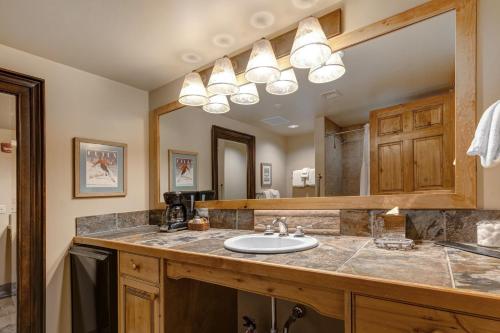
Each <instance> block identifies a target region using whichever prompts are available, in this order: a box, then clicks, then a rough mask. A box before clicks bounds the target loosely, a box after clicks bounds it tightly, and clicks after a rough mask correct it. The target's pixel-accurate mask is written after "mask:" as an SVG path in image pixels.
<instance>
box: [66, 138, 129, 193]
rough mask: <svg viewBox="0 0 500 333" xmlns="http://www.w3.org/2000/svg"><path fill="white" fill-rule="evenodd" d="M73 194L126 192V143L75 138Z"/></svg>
mask: <svg viewBox="0 0 500 333" xmlns="http://www.w3.org/2000/svg"><path fill="white" fill-rule="evenodd" d="M73 141H74V197H75V198H89V197H90V198H91V197H124V196H126V195H127V145H126V144H123V143H116V142H109V141H101V140H91V139H82V138H74V140H73Z"/></svg>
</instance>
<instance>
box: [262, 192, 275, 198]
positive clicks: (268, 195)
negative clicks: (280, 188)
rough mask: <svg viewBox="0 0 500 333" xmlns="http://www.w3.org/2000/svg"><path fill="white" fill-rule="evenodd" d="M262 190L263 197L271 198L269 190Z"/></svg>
mask: <svg viewBox="0 0 500 333" xmlns="http://www.w3.org/2000/svg"><path fill="white" fill-rule="evenodd" d="M262 192H263V193H264V198H266V199H272V198H273V195H272V193H271V190H264V191H262Z"/></svg>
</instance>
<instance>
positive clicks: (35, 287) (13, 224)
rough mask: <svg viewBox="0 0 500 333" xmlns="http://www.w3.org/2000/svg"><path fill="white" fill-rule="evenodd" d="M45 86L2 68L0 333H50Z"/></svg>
mask: <svg viewBox="0 0 500 333" xmlns="http://www.w3.org/2000/svg"><path fill="white" fill-rule="evenodd" d="M44 146H45V135H44V82H43V80H41V79H37V78H34V77H30V76H27V75H23V74H19V73H15V72H11V71H8V70H3V69H0V148H1V149H0V170H2V172H1V173H0V188H1V189H2V190H1V191H0V254H1V256H2V259H1V260H0V332H1V333H43V332H45V177H44V175H45V150H44V149H45V148H44Z"/></svg>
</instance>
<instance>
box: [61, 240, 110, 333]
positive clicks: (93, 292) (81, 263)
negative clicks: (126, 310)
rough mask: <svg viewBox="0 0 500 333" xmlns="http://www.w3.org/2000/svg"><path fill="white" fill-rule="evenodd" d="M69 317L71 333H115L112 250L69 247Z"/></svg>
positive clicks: (80, 246) (79, 246)
mask: <svg viewBox="0 0 500 333" xmlns="http://www.w3.org/2000/svg"><path fill="white" fill-rule="evenodd" d="M69 253H70V258H71V298H72V300H71V314H72V332H73V333H117V332H118V317H117V314H118V309H117V308H118V304H117V272H116V270H117V267H116V251H113V250H109V249H102V248H96V247H90V246H83V245H78V246H73V247H71V249H70V251H69Z"/></svg>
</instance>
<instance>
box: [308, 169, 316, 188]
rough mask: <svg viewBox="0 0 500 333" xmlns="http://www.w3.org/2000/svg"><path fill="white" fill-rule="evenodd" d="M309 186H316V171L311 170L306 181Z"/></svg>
mask: <svg viewBox="0 0 500 333" xmlns="http://www.w3.org/2000/svg"><path fill="white" fill-rule="evenodd" d="M306 185H307V186H316V169H309V174H308V176H307V179H306Z"/></svg>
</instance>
